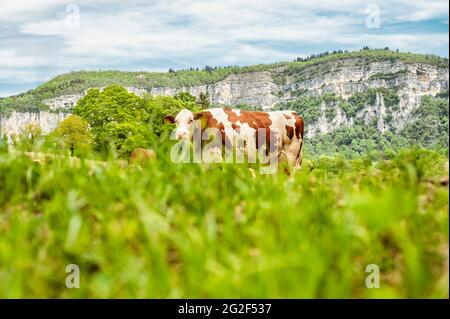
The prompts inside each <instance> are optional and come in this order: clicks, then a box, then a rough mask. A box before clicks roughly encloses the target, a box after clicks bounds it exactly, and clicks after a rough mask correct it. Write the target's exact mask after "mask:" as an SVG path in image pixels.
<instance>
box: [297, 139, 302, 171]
mask: <svg viewBox="0 0 450 319" xmlns="http://www.w3.org/2000/svg"><path fill="white" fill-rule="evenodd" d="M302 160H303V141H302V142H301V144H300V150H299V152H298V155H297V159H296V161H295V169H296V170H299V169H300V168H301V167H302Z"/></svg>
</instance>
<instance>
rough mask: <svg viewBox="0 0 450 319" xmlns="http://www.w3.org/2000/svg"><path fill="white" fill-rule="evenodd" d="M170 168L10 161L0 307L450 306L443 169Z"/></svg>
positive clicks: (340, 163) (333, 162) (1, 224)
mask: <svg viewBox="0 0 450 319" xmlns="http://www.w3.org/2000/svg"><path fill="white" fill-rule="evenodd" d="M167 154H168V150H166V149H164V150H160V154H159V159H158V160H157V161H156V162H154V163H151V164H150V165H148V166H146V167H144V168H143V169H140V168H138V167H129V168H120V167H118V166H117V165H115V164H113V163H110V165H108V166H107V167H97V168H92V167H91V168H90V167H88V166H81V167H78V168H76V167H71V166H70V165H69V164H68V162H67V161H64V160H63V161H60V160H55V162H54V163H47V164H45V165H39V164H33V163H32V162H31V161H30V160H28V159H26V158H22V157H17V156H14V155H12V154H0V185H1V187H0V188H1V192H0V233H1V234H2V236H0V265H1V267H0V298H5V297H6V298H11V297H16V298H17V297H126V298H132V297H150V298H155V297H161V298H165V297H172V298H173V297H190V298H191V297H200V298H202V297H250V298H255V297H266V298H267V297H272V298H279V297H324V298H327V297H337V298H343V297H400V298H403V297H438V298H448V257H447V266H445V262H446V261H445V258H446V257H445V251H448V238H449V237H448V208H449V206H448V195H449V193H448V186H440V185H439V183H438V182H437V181H439V180H440V179H441V177H442V176H448V165H447V166H446V165H445V162H446V159H444V158H440V157H438V156H437V155H436V154H434V153H430V152H428V151H421V152H404V153H403V154H402V155H400V156H399V157H397V158H396V159H394V160H392V161H382V162H378V163H370V161H367V160H364V159H359V160H354V161H344V160H343V159H340V158H335V159H332V158H327V159H322V160H317V161H305V164H304V165H305V166H304V169H303V170H302V172H301V173H299V174H298V175H296V176H295V178H292V179H289V178H287V177H286V176H285V175H284V174H277V175H272V176H261V175H258V176H257V177H256V178H252V177H251V174H250V173H249V171H248V170H247V169H246V168H245V167H240V166H233V165H225V166H224V167H223V168H222V170H221V169H220V166H212V167H209V168H207V167H203V166H200V165H196V164H192V165H189V164H186V165H176V164H173V163H172V162H170V161H169V160H168V159H167ZM447 256H448V255H447ZM72 263H75V264H78V265H79V266H80V269H81V288H80V289H67V288H65V280H66V275H67V274H66V272H65V268H66V265H68V264H72ZM368 264H377V265H379V266H380V268H381V287H380V289H367V288H365V286H364V282H365V278H366V275H367V273H366V272H365V267H366V266H367V265H368Z"/></svg>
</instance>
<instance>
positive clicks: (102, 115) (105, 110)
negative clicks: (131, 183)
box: [73, 85, 199, 158]
mask: <svg viewBox="0 0 450 319" xmlns="http://www.w3.org/2000/svg"><path fill="white" fill-rule="evenodd" d="M184 108H187V109H189V110H191V111H198V110H199V107H198V106H197V104H196V103H195V97H193V96H192V95H191V94H189V93H188V92H182V93H179V94H177V95H176V96H175V97H169V96H155V97H154V96H150V95H146V96H144V97H139V96H136V95H135V94H134V93H129V92H128V91H127V90H126V89H125V88H123V87H121V86H118V85H111V86H108V87H106V88H105V89H104V90H103V91H100V90H98V89H92V90H89V91H88V93H87V95H86V96H85V97H83V98H82V99H80V100H79V101H78V104H77V106H76V107H75V108H74V111H73V112H74V114H76V115H78V116H80V117H82V118H83V119H85V120H86V121H87V122H88V123H89V126H90V127H91V133H92V135H93V144H94V150H95V151H97V152H98V153H100V154H101V155H103V156H105V157H106V156H107V155H108V154H109V153H110V151H113V152H114V153H115V154H118V155H119V156H120V157H124V158H126V157H129V156H130V154H131V152H132V151H133V149H135V148H138V147H142V148H148V147H150V146H151V145H152V143H156V142H157V139H159V137H160V136H161V134H162V133H163V132H164V131H165V130H169V127H168V126H164V121H163V118H164V116H165V115H167V114H174V115H175V114H177V113H178V112H180V111H181V110H182V109H184Z"/></svg>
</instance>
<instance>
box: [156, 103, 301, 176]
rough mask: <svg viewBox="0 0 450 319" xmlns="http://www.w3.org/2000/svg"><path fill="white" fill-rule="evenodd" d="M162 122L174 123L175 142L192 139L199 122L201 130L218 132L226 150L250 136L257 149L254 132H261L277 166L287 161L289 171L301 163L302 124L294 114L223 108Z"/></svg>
mask: <svg viewBox="0 0 450 319" xmlns="http://www.w3.org/2000/svg"><path fill="white" fill-rule="evenodd" d="M164 120H165V121H166V122H169V123H175V125H176V130H175V136H176V138H177V139H184V138H191V137H192V132H193V129H194V125H195V123H198V122H197V120H200V121H199V122H200V123H201V129H202V130H204V129H206V128H213V129H217V130H219V131H220V133H221V138H222V143H223V145H225V146H227V145H229V144H231V145H233V144H232V142H231V141H234V140H235V138H236V137H237V138H239V137H240V136H245V137H246V138H248V137H249V136H250V137H251V138H253V141H252V142H253V143H255V144H256V148H258V149H259V148H260V145H258V144H261V143H258V138H257V132H260V131H261V130H263V131H265V138H266V146H267V147H266V151H275V152H276V154H275V156H276V157H277V161H278V163H280V162H283V161H286V162H287V163H288V165H289V166H290V167H294V168H295V169H299V168H300V165H301V162H302V148H303V147H302V146H303V132H304V123H303V119H302V118H301V117H300V116H299V115H298V114H297V113H295V112H293V111H272V112H259V111H245V110H239V109H231V108H228V107H226V108H212V109H208V110H205V111H201V112H197V113H192V112H191V111H189V110H187V109H183V110H182V111H181V112H180V113H178V114H177V116H175V117H174V116H172V115H166V116H165V117H164ZM230 132H231V134H230ZM230 135H233V136H230ZM247 143H248V140H247Z"/></svg>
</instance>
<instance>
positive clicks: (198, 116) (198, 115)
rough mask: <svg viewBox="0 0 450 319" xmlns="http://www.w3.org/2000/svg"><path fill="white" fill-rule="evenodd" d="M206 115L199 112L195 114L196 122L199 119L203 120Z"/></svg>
mask: <svg viewBox="0 0 450 319" xmlns="http://www.w3.org/2000/svg"><path fill="white" fill-rule="evenodd" d="M203 115H205V113H202V112H198V113H195V114H194V120H195V121H197V120H198V119H201V118H202V117H203Z"/></svg>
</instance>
